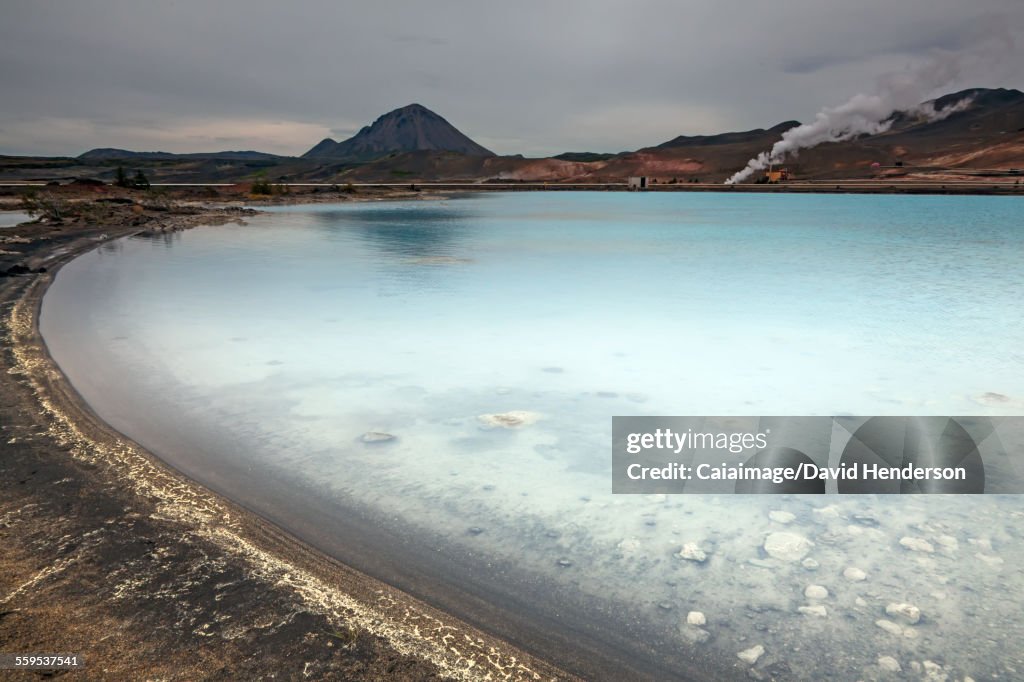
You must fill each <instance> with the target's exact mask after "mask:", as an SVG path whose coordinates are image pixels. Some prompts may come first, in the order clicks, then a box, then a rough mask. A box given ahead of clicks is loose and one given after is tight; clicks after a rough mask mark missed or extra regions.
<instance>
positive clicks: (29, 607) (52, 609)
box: [0, 209, 572, 680]
mask: <svg viewBox="0 0 1024 682" xmlns="http://www.w3.org/2000/svg"><path fill="white" fill-rule="evenodd" d="M126 210H127V209H126ZM244 217H245V213H244V211H241V210H239V209H233V210H230V209H228V210H203V211H196V212H193V213H189V214H187V215H183V216H178V215H171V214H166V215H164V214H160V215H150V214H148V213H147V214H145V215H140V214H139V213H137V212H136V213H133V214H128V213H125V219H124V220H123V221H122V222H112V223H108V224H102V225H89V224H78V225H74V226H70V227H69V226H62V227H52V226H45V225H39V226H31V227H19V228H14V229H10V228H8V229H5V230H3V231H0V238H2V239H3V241H4V243H0V273H5V272H8V273H11V274H10V275H8V276H3V277H0V334H2V336H3V344H2V353H0V370H2V371H0V427H2V431H0V491H2V494H0V546H2V547H3V551H2V552H0V652H4V653H43V652H48V653H57V652H62V653H69V652H75V653H80V654H82V655H83V656H84V657H85V660H86V669H85V670H84V671H81V672H75V673H69V674H72V675H75V676H76V677H77V678H78V679H90V680H92V679H100V680H102V679H109V680H126V679H160V680H195V679H224V680H240V679H264V678H274V679H332V680H383V679H387V680H424V679H444V678H451V679H467V680H471V679H494V680H527V679H529V680H539V679H572V678H571V676H569V675H567V674H565V673H563V672H561V671H559V670H558V669H556V668H554V667H552V666H550V665H548V664H546V663H544V662H542V661H540V660H537V659H535V658H533V657H531V656H529V655H527V654H525V653H524V652H522V651H520V650H517V649H515V648H514V647H512V646H510V645H508V644H506V643H505V642H502V641H500V640H498V639H496V638H493V637H490V636H488V635H486V634H484V633H482V632H481V631H479V630H476V629H474V628H472V627H470V626H469V625H467V624H465V623H462V622H460V621H458V620H456V619H455V618H453V617H451V616H449V615H447V614H445V613H442V612H440V611H438V610H436V609H433V608H431V607H429V606H427V605H426V604H424V603H422V602H420V601H417V600H415V599H413V598H411V597H409V596H407V595H406V594H404V593H402V592H399V591H398V590H396V589H393V588H391V587H389V586H387V585H385V584H384V583H381V582H379V581H376V580H374V579H372V578H370V577H368V576H366V575H364V574H361V573H359V572H357V571H355V570H352V569H350V568H348V567H346V566H344V565H342V564H340V563H339V562H337V561H334V560H331V559H329V558H327V557H325V556H324V555H323V554H321V553H318V552H316V551H314V550H312V549H311V548H309V547H307V546H306V545H304V544H302V543H300V542H298V541H296V540H294V539H293V538H291V537H290V536H288V535H287V534H285V533H283V532H282V531H280V530H279V529H278V528H276V527H275V526H273V525H272V524H270V523H268V522H266V521H264V520H263V519H261V518H259V517H256V516H255V515H253V514H251V513H249V512H247V511H245V510H244V509H242V508H241V507H239V506H237V505H235V504H232V503H231V502H229V501H227V500H225V499H223V498H221V497H218V496H216V495H214V494H213V493H211V492H209V491H208V490H206V489H205V488H203V487H201V486H199V485H198V484H196V483H194V482H192V481H190V480H188V479H186V478H185V477H183V476H181V475H180V474H178V473H176V472H174V471H172V470H170V469H169V468H168V467H166V466H164V465H163V464H162V463H161V462H160V461H159V460H157V459H156V458H154V457H153V456H151V455H150V454H149V453H147V452H146V451H145V450H143V449H142V448H141V447H139V446H138V445H137V444H135V443H133V442H131V441H129V440H128V439H126V438H125V437H124V436H122V435H120V434H118V433H116V432H114V431H113V430H112V429H110V428H109V427H108V426H106V425H105V424H104V423H103V422H102V421H100V420H99V419H98V418H97V417H96V416H95V415H94V414H92V413H91V412H90V411H89V409H88V407H87V406H86V405H84V404H83V403H82V401H81V400H80V399H79V398H78V396H77V395H76V393H75V392H74V390H73V389H72V388H71V386H70V385H69V384H68V383H67V381H66V380H65V379H64V377H63V375H62V374H61V373H60V371H59V370H58V369H57V368H56V366H55V365H54V363H53V362H52V360H51V359H50V357H49V356H48V354H47V352H46V348H45V346H44V345H43V343H42V340H41V338H40V335H39V332H38V328H37V317H38V309H39V305H40V302H41V299H42V295H43V293H44V292H45V290H46V287H47V286H48V284H49V283H50V282H51V281H52V279H53V276H54V274H55V272H56V270H57V269H58V268H59V267H60V265H61V264H62V263H64V262H67V261H68V260H70V259H72V258H73V257H74V256H75V255H77V254H79V253H82V252H84V251H86V250H89V249H92V248H95V247H96V246H97V245H98V244H99V243H101V242H102V241H105V240H108V239H113V238H117V237H121V236H126V235H129V234H132V233H135V232H139V231H140V230H153V229H156V230H166V229H183V228H187V227H191V226H195V225H200V224H211V223H216V222H225V221H231V220H240V219H244ZM129 223H136V224H134V225H133V224H129ZM26 271H27V272H26ZM57 674H60V673H57ZM39 677H40V673H39V672H28V671H25V672H12V671H2V672H0V678H3V679H26V680H28V679H38V678H39Z"/></svg>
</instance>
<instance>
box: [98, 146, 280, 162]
mask: <svg viewBox="0 0 1024 682" xmlns="http://www.w3.org/2000/svg"><path fill="white" fill-rule="evenodd" d="M282 158H287V157H282V156H277V155H276V154H266V153H264V152H253V151H244V152H199V153H195V154H174V153H172V152H133V151H130V150H128V149H114V148H111V147H99V148H97V149H90V150H89V151H87V152H85V153H84V154H80V155H79V156H78V159H79V160H81V161H115V160H117V159H125V160H129V159H137V160H145V161H175V160H179V159H181V160H184V159H196V160H205V159H225V160H230V161H270V160H273V159H282Z"/></svg>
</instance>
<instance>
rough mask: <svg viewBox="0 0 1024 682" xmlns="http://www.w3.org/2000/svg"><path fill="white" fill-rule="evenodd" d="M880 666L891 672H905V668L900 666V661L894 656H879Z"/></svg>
mask: <svg viewBox="0 0 1024 682" xmlns="http://www.w3.org/2000/svg"><path fill="white" fill-rule="evenodd" d="M878 667H879V668H881V669H882V670H885V671H887V672H890V673H901V672H903V668H901V667H900V662H899V661H897V660H896V659H895V658H893V657H892V656H879V657H878Z"/></svg>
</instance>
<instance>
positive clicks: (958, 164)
mask: <svg viewBox="0 0 1024 682" xmlns="http://www.w3.org/2000/svg"><path fill="white" fill-rule="evenodd" d="M960 103H962V106H961V107H959V108H958V109H957V110H956V111H953V112H951V113H950V114H949V115H948V116H946V117H945V118H942V119H939V120H929V119H928V117H927V116H924V115H923V114H922V113H920V112H919V111H909V112H901V113H897V114H894V115H893V117H892V120H891V126H890V127H889V129H888V130H886V131H885V132H882V133H879V134H876V135H862V136H860V137H856V138H854V139H851V140H846V141H843V142H837V143H827V144H822V145H819V146H817V147H814V148H812V149H805V150H801V152H800V154H799V156H797V157H792V158H789V159H786V161H785V164H786V166H787V167H788V168H789V169H790V170H791V171H792V172H793V176H794V177H795V178H796V179H799V180H824V179H829V180H832V179H835V180H839V179H843V178H867V177H892V178H898V177H903V176H907V175H910V176H912V177H914V176H916V177H922V175H921V174H924V175H928V176H929V177H943V176H950V177H951V176H955V175H956V174H957V173H959V172H961V171H967V172H973V173H976V174H977V173H982V174H984V173H987V172H989V171H991V170H995V171H999V170H1003V171H1009V170H1010V169H1024V93H1022V92H1020V91H1018V90H1010V89H1005V88H997V89H984V88H974V89H970V90H962V91H960V92H954V93H950V94H948V95H943V96H942V97H938V98H936V99H935V100H933V101H931V102H930V103H928V104H931V105H932V108H934V109H935V110H942V109H944V108H946V107H949V106H951V105H954V104H960ZM795 125H797V122H796V121H785V122H783V123H779V124H778V125H775V126H773V127H771V128H756V129H754V130H746V131H738V132H727V133H720V134H717V135H679V136H677V137H674V138H672V139H671V140H668V141H667V142H662V143H660V144H657V145H655V146H652V147H645V148H643V149H639V150H637V151H629V152H621V153H618V154H606V153H596V152H587V151H580V152H566V153H564V154H559V155H557V156H555V157H552V158H541V159H530V158H523V157H522V156H518V155H515V156H495V155H494V154H492V153H491V152H490V151H489V150H487V149H485V148H483V147H481V146H480V145H478V144H476V143H475V142H473V141H472V140H470V139H469V138H468V137H466V136H465V135H463V134H462V133H460V132H459V131H458V130H456V129H455V128H454V127H453V126H452V125H451V124H450V123H448V122H447V121H445V120H444V119H443V118H441V117H440V116H438V115H437V114H435V113H433V112H431V111H430V110H428V109H426V108H425V107H423V106H420V105H418V104H411V105H409V106H407V107H402V108H401V109H396V110H395V111H392V112H389V113H387V114H385V115H383V116H381V117H380V118H378V119H377V120H376V121H375V122H374V123H373V125H370V126H367V127H366V128H363V129H362V130H361V131H359V133H358V134H357V135H355V136H353V137H352V138H350V139H348V140H345V141H343V142H335V141H334V140H330V139H327V140H324V141H322V142H321V143H319V144H318V145H316V146H315V147H313V148H312V149H310V150H309V151H308V152H307V153H306V154H304V155H303V157H302V158H298V157H281V156H275V155H273V154H265V153H262V152H255V151H224V152H207V153H198V154H172V153H168V152H133V151H129V150H124V149H93V150H91V151H89V152H86V153H85V154H82V155H81V156H79V157H77V158H74V159H61V158H56V157H52V158H45V157H0V179H2V180H19V181H47V180H50V179H54V178H59V179H63V180H70V179H73V178H78V177H86V178H98V179H103V180H107V181H110V180H112V179H113V177H114V173H115V166H116V165H118V164H117V162H118V161H122V160H123V161H124V164H123V165H125V166H129V167H130V168H133V169H134V168H142V169H145V172H146V175H147V176H148V177H149V178H150V179H151V180H152V181H154V182H246V181H251V180H252V179H254V178H255V177H265V178H267V179H269V180H270V181H273V182H328V183H346V182H389V183H394V182H401V183H416V182H429V181H446V180H452V181H454V180H457V181H460V182H495V181H501V182H570V181H571V182H580V183H585V182H622V181H623V180H624V179H625V178H627V177H629V176H633V175H646V176H649V177H651V178H654V179H657V181H658V183H672V182H676V183H685V182H694V181H700V182H721V181H723V180H725V178H727V177H729V176H730V175H731V174H732V173H734V172H736V171H737V170H739V169H740V168H742V167H743V166H744V165H745V164H746V163H747V161H748V160H749V159H751V158H753V157H754V156H756V155H757V154H759V153H761V152H763V151H766V150H768V149H770V148H771V146H772V145H773V144H774V143H775V142H776V141H778V140H779V139H781V137H782V134H783V133H784V132H785V131H786V130H788V129H790V128H792V127H793V126H795Z"/></svg>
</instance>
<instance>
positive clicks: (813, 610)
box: [797, 604, 828, 618]
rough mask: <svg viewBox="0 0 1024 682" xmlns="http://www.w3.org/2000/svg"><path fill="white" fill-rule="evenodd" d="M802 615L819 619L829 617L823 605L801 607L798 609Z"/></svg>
mask: <svg viewBox="0 0 1024 682" xmlns="http://www.w3.org/2000/svg"><path fill="white" fill-rule="evenodd" d="M797 611H799V612H800V613H802V614H804V615H805V616H816V617H818V618H824V617H825V616H827V615H828V611H826V610H825V607H824V606H822V605H821V604H815V605H814V606H801V607H800V608H798V609H797Z"/></svg>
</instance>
